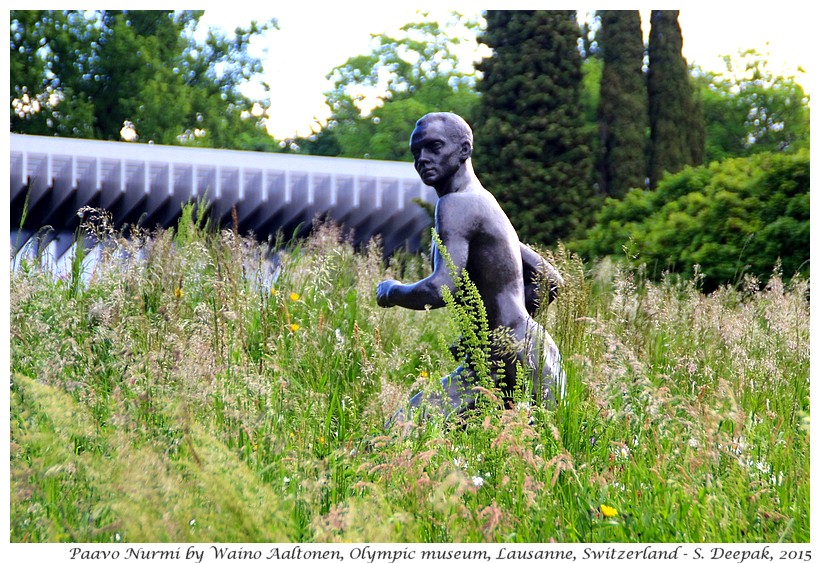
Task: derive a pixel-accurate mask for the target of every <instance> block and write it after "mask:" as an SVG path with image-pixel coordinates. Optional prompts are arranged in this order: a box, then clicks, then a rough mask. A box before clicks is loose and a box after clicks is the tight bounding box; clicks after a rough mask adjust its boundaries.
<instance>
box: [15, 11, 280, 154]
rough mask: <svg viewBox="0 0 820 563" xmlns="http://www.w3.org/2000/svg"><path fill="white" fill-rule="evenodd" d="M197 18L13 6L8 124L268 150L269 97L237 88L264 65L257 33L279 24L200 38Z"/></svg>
mask: <svg viewBox="0 0 820 563" xmlns="http://www.w3.org/2000/svg"><path fill="white" fill-rule="evenodd" d="M201 15H202V12H197V11H178V12H175V11H118V10H105V11H93V12H85V11H83V12H80V11H43V10H40V11H12V12H11V17H10V22H11V29H10V31H11V33H10V39H11V53H10V67H11V80H10V87H11V100H12V104H11V130H12V131H13V132H20V133H31V134H39V135H57V136H65V137H82V138H91V139H107V140H117V139H125V140H132V139H133V140H139V141H142V142H149V141H150V142H156V143H163V144H180V143H186V144H196V145H200V146H212V147H230V148H255V149H264V150H271V149H272V148H273V147H274V146H275V145H274V143H273V140H272V139H270V138H269V136H268V135H267V132H266V131H265V130H264V128H263V126H262V117H263V114H264V109H265V103H264V102H263V101H262V100H252V99H249V98H248V97H246V96H245V95H243V94H242V93H241V92H240V87H241V86H242V85H243V84H244V83H246V82H248V81H249V80H250V79H251V78H252V77H253V76H254V75H255V74H257V73H259V72H260V71H261V70H262V66H261V61H260V60H258V59H257V58H254V57H252V56H250V55H249V54H248V45H249V43H250V41H251V39H252V38H253V37H256V36H258V35H260V34H262V33H264V32H265V31H266V30H268V29H270V28H273V27H275V25H276V24H275V22H274V21H270V22H268V23H266V24H263V25H259V24H257V23H256V22H252V23H251V24H250V26H249V27H248V28H247V29H237V30H236V32H235V35H234V36H233V37H230V38H229V37H227V36H225V35H223V34H221V33H218V32H216V31H213V30H209V32H208V36H207V39H205V41H204V42H197V41H196V40H195V38H194V31H195V29H196V25H197V22H198V20H199V18H200V17H201Z"/></svg>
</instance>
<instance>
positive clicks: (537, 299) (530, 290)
mask: <svg viewBox="0 0 820 563" xmlns="http://www.w3.org/2000/svg"><path fill="white" fill-rule="evenodd" d="M520 247H521V262H522V264H523V266H524V296H525V299H526V306H527V311H528V312H529V313H530V314H531V315H532V314H534V313H535V311H536V310H537V309H538V307H539V306H540V305H541V296H540V294H539V290H540V289H541V285H540V284H541V278H542V277H543V278H544V279H546V283H547V284H548V287H549V295H548V296H547V303H548V304H549V303H552V302H553V301H555V298H556V297H557V296H558V288H559V287H561V286H562V285H564V278H562V277H561V274H560V273H558V270H556V269H555V266H553V265H552V264H550V263H549V262H547V261H546V260H544V258H543V257H542V256H541V255H540V254H538V253H537V252H536V251H534V250H533V249H532V248H530V247H529V246H527V245H526V244H524V243H520Z"/></svg>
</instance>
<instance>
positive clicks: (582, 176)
mask: <svg viewBox="0 0 820 563" xmlns="http://www.w3.org/2000/svg"><path fill="white" fill-rule="evenodd" d="M486 20H487V28H486V31H485V33H484V34H483V36H482V37H481V38H480V40H481V41H482V42H484V43H486V44H487V45H488V46H489V47H491V48H492V49H493V56H492V57H489V58H487V59H485V60H484V61H482V63H481V64H480V65H479V70H481V71H482V72H483V73H484V77H483V80H482V81H480V82H479V83H478V86H477V87H478V90H479V92H480V94H481V98H480V101H479V107H478V109H477V111H476V118H475V123H474V125H475V151H474V159H475V161H476V171H477V173H478V175H479V177H480V178H481V181H482V183H483V184H484V186H485V187H486V188H487V189H488V190H490V191H491V192H493V193H494V194H495V195H496V197H497V198H498V200H499V202H500V204H501V205H502V207H503V208H504V210H505V211H506V212H507V214H508V215H509V216H510V219H511V220H512V222H513V224H514V225H515V227H516V229H517V230H518V233H519V235H520V236H521V238H522V240H524V241H526V242H530V243H537V244H545V245H551V244H554V243H555V242H556V241H557V240H559V239H565V238H568V237H569V236H570V235H571V233H574V232H575V231H576V230H577V229H579V228H581V227H583V226H586V224H587V222H588V220H589V219H590V218H591V216H592V209H593V207H594V205H595V204H596V198H595V197H594V189H593V187H592V182H591V179H592V156H591V150H590V147H589V135H588V133H586V132H585V130H584V127H583V122H582V116H581V105H580V103H579V97H580V86H581V56H580V53H579V51H578V39H579V34H580V31H579V27H578V24H577V23H576V19H575V12H572V11H493V10H489V11H488V12H487V16H486Z"/></svg>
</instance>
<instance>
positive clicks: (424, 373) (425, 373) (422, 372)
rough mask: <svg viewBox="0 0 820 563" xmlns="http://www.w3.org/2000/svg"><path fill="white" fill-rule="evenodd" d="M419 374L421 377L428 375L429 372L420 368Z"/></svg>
mask: <svg viewBox="0 0 820 563" xmlns="http://www.w3.org/2000/svg"><path fill="white" fill-rule="evenodd" d="M421 376H422V377H429V376H430V374H429V373H427V372H426V371H424V370H421Z"/></svg>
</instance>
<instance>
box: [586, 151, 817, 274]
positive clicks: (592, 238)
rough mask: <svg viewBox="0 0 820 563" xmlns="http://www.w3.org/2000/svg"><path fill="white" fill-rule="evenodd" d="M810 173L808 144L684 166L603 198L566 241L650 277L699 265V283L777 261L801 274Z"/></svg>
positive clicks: (762, 270) (776, 265)
mask: <svg viewBox="0 0 820 563" xmlns="http://www.w3.org/2000/svg"><path fill="white" fill-rule="evenodd" d="M809 177H810V175H809V153H808V151H800V152H798V153H795V154H788V155H787V154H778V153H763V154H759V155H755V156H753V157H750V158H737V159H731V160H726V161H723V162H713V163H711V164H710V165H708V166H705V167H698V168H687V169H685V170H683V171H681V172H679V173H677V174H674V175H671V176H667V177H666V178H664V179H663V181H661V182H660V184H659V185H658V188H657V190H655V191H647V190H640V189H633V190H631V191H630V192H629V193H628V194H627V196H626V197H625V198H624V199H623V200H614V199H611V200H607V202H606V204H605V205H604V206H603V208H602V209H601V211H600V212H599V213H598V215H597V223H596V225H595V227H593V228H592V229H590V231H589V232H588V235H587V238H586V239H584V240H581V241H576V242H575V243H574V244H573V245H572V248H574V249H575V250H577V251H578V252H579V253H580V254H581V255H582V256H584V257H585V258H586V259H588V260H595V259H600V258H602V257H604V256H611V257H620V258H624V259H625V258H628V259H630V260H635V261H637V262H638V263H641V264H646V266H647V271H648V272H650V273H651V274H653V275H654V277H656V278H659V277H660V276H661V275H662V274H664V273H674V274H681V275H684V276H687V277H688V276H690V275H691V274H692V273H693V272H694V271H695V266H696V265H697V266H698V270H699V271H700V273H701V274H702V276H703V284H704V285H703V287H704V289H705V290H713V289H715V288H717V287H718V286H719V285H721V284H725V283H736V282H738V281H739V280H741V279H742V278H743V276H744V275H745V274H751V275H753V276H755V277H756V278H758V279H760V280H766V279H768V277H769V276H770V275H771V274H772V272H773V271H774V270H775V269H780V271H782V273H783V276H784V277H785V278H787V279H790V278H791V277H793V276H795V275H796V274H798V273H803V274H807V272H808V259H809Z"/></svg>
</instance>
